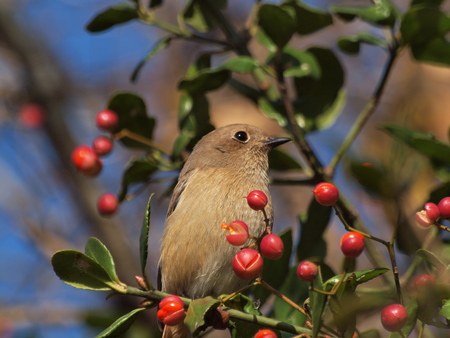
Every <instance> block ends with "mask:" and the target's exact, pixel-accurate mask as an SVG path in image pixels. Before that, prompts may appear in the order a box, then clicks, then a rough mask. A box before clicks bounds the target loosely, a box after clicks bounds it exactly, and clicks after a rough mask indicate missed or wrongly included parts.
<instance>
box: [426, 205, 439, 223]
mask: <svg viewBox="0 0 450 338" xmlns="http://www.w3.org/2000/svg"><path fill="white" fill-rule="evenodd" d="M423 208H424V209H425V211H426V213H427V216H428V217H429V219H430V220H431V221H432V222H433V223H434V222H436V221H437V219H438V218H439V217H440V212H439V208H438V206H437V205H436V204H434V203H431V202H429V203H425V205H424V206H423Z"/></svg>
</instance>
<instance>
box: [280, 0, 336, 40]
mask: <svg viewBox="0 0 450 338" xmlns="http://www.w3.org/2000/svg"><path fill="white" fill-rule="evenodd" d="M281 6H282V7H285V8H286V7H288V8H289V7H290V8H292V9H293V10H294V12H295V16H294V21H295V29H296V31H297V33H298V34H301V35H307V34H311V33H314V32H316V31H318V30H321V29H323V28H325V27H327V26H329V25H331V24H332V23H333V19H332V17H331V15H330V14H329V13H326V12H323V11H321V10H318V9H315V8H312V7H309V6H307V5H305V4H304V3H302V2H300V1H294V0H289V1H286V2H284V3H282V5H281Z"/></svg>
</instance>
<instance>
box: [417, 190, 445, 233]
mask: <svg viewBox="0 0 450 338" xmlns="http://www.w3.org/2000/svg"><path fill="white" fill-rule="evenodd" d="M439 218H442V219H450V197H444V198H443V199H441V200H440V201H439V203H438V204H437V205H436V204H434V203H431V202H428V203H425V205H424V206H423V210H421V211H418V212H416V220H417V223H418V225H419V226H421V227H422V228H426V229H427V228H429V227H431V226H432V225H433V224H437V223H436V222H437V221H438V220H439Z"/></svg>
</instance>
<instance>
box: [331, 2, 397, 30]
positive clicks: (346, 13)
mask: <svg viewBox="0 0 450 338" xmlns="http://www.w3.org/2000/svg"><path fill="white" fill-rule="evenodd" d="M330 10H331V11H332V12H333V13H336V14H337V15H338V16H339V17H340V18H341V19H342V20H344V21H352V20H353V19H354V18H355V17H358V18H359V19H361V20H363V21H365V22H367V23H370V24H372V25H379V26H393V25H394V24H395V11H394V9H393V8H392V6H391V5H389V4H387V3H383V2H380V3H377V4H375V5H373V6H370V7H358V6H331V7H330Z"/></svg>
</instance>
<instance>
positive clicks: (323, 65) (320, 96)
mask: <svg viewBox="0 0 450 338" xmlns="http://www.w3.org/2000/svg"><path fill="white" fill-rule="evenodd" d="M307 52H309V53H310V54H311V55H312V57H314V58H315V60H316V63H317V64H318V65H320V73H319V74H320V75H319V78H315V77H313V76H304V77H295V78H294V84H295V87H296V90H297V97H298V98H297V99H296V101H295V102H294V108H295V112H296V116H297V120H298V121H302V124H303V128H304V129H305V130H307V131H313V130H317V129H323V128H326V127H328V126H330V125H331V124H332V123H333V122H334V121H335V120H336V118H337V117H338V116H339V114H340V113H341V110H342V108H343V106H344V103H345V99H346V96H345V92H344V91H343V89H342V87H343V85H344V70H343V69H342V66H341V64H340V62H339V60H338V59H337V58H336V56H335V55H334V53H333V52H332V51H331V50H329V49H326V48H315V47H314V48H310V49H308V50H307Z"/></svg>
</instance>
